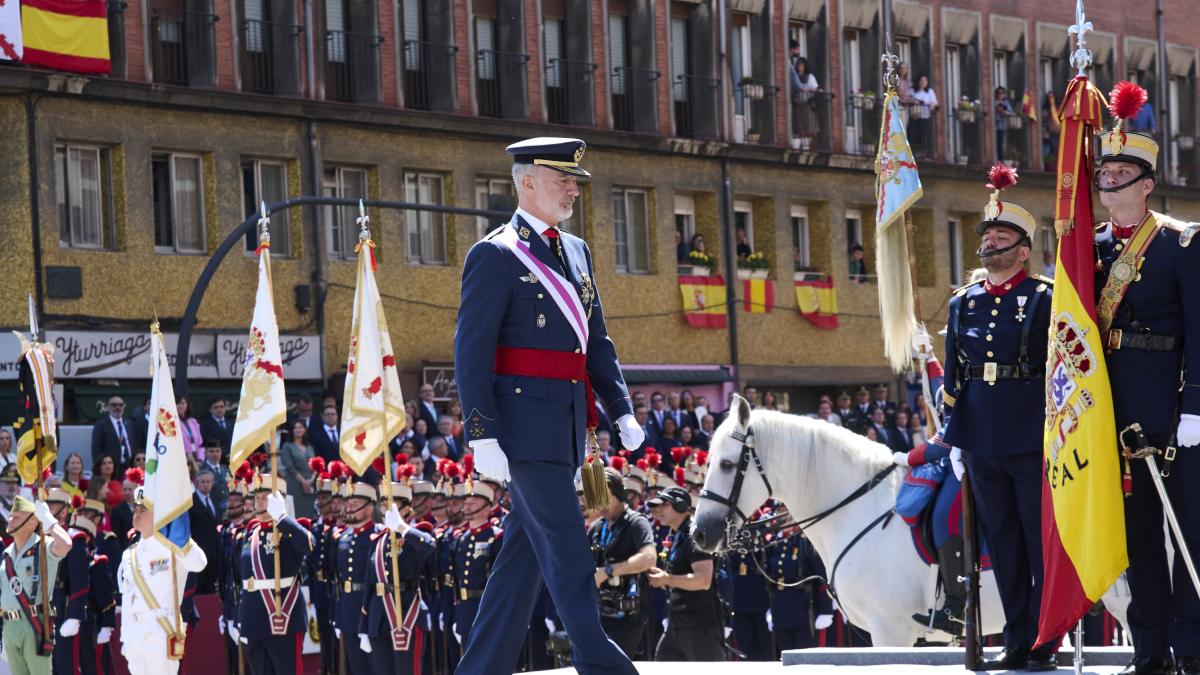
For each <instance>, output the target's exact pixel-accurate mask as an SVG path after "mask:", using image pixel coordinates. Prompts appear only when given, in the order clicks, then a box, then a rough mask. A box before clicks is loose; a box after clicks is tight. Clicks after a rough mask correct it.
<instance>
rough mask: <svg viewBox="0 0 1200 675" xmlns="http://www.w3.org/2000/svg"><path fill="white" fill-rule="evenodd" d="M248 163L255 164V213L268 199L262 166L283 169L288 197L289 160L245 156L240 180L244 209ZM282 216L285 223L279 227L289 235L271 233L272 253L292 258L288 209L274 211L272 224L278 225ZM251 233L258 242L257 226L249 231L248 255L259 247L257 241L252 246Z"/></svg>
mask: <svg viewBox="0 0 1200 675" xmlns="http://www.w3.org/2000/svg"><path fill="white" fill-rule="evenodd" d="M246 164H251V165H253V168H254V197H255V199H254V212H255V213H258V211H259V208H260V205H261V204H262V203H264V202H265V201H266V200H265V199H263V189H262V168H263V167H264V166H277V167H279V168H280V169H282V170H283V199H287V198H288V163H287V160H282V159H257V158H250V159H245V158H243V159H242V161H241V166H240V171H241V173H242V180H241V181H240V182H241V184H242V188H241V189H242V208H243V210H244V209H245V207H246V181H245V171H246ZM246 217H247V218H249V217H250V214H249V213H247V214H246ZM281 218H282V219H283V223H282V225H280V226H279V227H281V228H282V230H283V232H282V234H284V235H287V236H279V235H280V233H279V232H272V233H271V254H272V255H273V256H276V257H280V258H290V257H292V240H291V218H290V217H289V213H288V210H286V209H285V210H283V211H277V212H275V213H272V214H271V225H276V223H277V221H278V220H279V219H281ZM250 234H253V241H254V242H257V241H258V236H259V235H258V232H257V228H255V230H252V231H251V232H248V233H247V241H246V255H248V256H249V255H254V251H255V250H256V248H257V243H255V246H254V247H251V246H250V241H251V240H250V237H249V235H250ZM277 240H282V242H283V243H282V245H280V242H279V241H277Z"/></svg>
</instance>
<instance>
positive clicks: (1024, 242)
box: [975, 237, 1031, 258]
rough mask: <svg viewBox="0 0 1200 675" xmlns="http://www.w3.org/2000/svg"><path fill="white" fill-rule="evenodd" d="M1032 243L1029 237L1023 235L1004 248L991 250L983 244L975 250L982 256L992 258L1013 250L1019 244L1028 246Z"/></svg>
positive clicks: (976, 253)
mask: <svg viewBox="0 0 1200 675" xmlns="http://www.w3.org/2000/svg"><path fill="white" fill-rule="evenodd" d="M1030 243H1031V242H1030V241H1029V237H1021V238H1020V239H1018V240H1017V242H1016V243H1015V244H1013V245H1011V246H1005V247H1004V248H994V249H991V250H985V249H984V247H983V246H980V247H979V249H978V250H976V251H975V255H977V256H979V257H980V258H992V257H994V256H998V255H1001V254H1004V253H1008V252H1009V251H1011V250H1013V249H1014V248H1017V247H1018V246H1028V245H1029V244H1030Z"/></svg>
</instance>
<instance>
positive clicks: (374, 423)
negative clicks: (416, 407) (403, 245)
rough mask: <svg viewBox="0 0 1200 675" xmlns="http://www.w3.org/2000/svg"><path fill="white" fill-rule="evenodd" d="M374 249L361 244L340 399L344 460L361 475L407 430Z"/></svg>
mask: <svg viewBox="0 0 1200 675" xmlns="http://www.w3.org/2000/svg"><path fill="white" fill-rule="evenodd" d="M374 247H375V244H374V242H372V241H371V240H370V239H369V238H368V239H366V240H365V241H363V242H361V243H360V244H359V256H358V283H357V286H356V288H355V290H354V320H353V322H352V324H351V327H350V356H349V361H348V363H347V364H346V390H345V392H344V394H343V398H342V435H341V455H342V460H343V461H345V462H346V464H348V465H349V466H350V468H352V469H354V471H355V472H357V473H358V474H360V475H361V474H362V473H364V472H365V471H366V470H367V468H368V467H370V466H371V462H372V460H374V459H375V458H376V457H377V456H379V454H380V453H381V452H382V451H383V449H384V448H385V447H386V446H387V444H388V442H390V441H391V440H392V439H393V438H395V437H396V435H397V434H399V433H400V430H401V429H403V428H404V396H403V395H402V394H401V393H400V376H399V373H397V371H396V356H395V354H394V353H393V352H392V338H391V336H390V335H389V334H388V327H387V319H386V318H385V317H384V315H383V302H382V301H381V300H380V298H379V287H378V286H376V285H375V255H374Z"/></svg>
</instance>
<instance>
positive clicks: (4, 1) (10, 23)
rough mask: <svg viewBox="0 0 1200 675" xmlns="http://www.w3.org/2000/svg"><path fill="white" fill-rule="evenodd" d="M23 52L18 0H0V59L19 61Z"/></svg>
mask: <svg viewBox="0 0 1200 675" xmlns="http://www.w3.org/2000/svg"><path fill="white" fill-rule="evenodd" d="M24 52H25V45H24V43H23V41H22V40H21V2H20V0H0V59H5V60H8V61H20V60H21V55H22V54H24Z"/></svg>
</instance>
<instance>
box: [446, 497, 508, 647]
mask: <svg viewBox="0 0 1200 675" xmlns="http://www.w3.org/2000/svg"><path fill="white" fill-rule="evenodd" d="M461 487H462V488H463V489H464V490H465V493H466V498H465V500H464V503H463V518H464V519H465V520H466V523H465V524H466V528H465V529H464V530H463V532H462V534H460V535H459V536H458V539H457V540H456V541H455V542H454V551H453V564H452V567H451V573H452V574H453V575H454V589H455V590H454V596H455V600H456V602H457V606H456V607H455V608H454V633H455V635H456V636H457V637H458V641H459V643H461V644H464V645H465V644H468V641H469V639H470V636H471V627H472V626H473V625H474V623H475V616H476V614H477V613H478V612H479V603H480V599H481V598H482V597H483V589H484V585H485V584H487V581H488V577H489V576H490V574H491V571H492V566H493V565H494V564H495V563H496V558H497V557H498V556H499V554H500V550H501V542H502V537H503V536H504V531H503V530H501V529H500V528H499V527H496V526H495V525H493V524H492V519H491V512H492V504H493V501H494V499H495V493H494V492H492V486H490V485H488V484H487V483H483V482H473V481H468V482H467V483H464V484H462V486H461ZM522 642H524V638H523V636H522ZM513 664H514V665H515V664H516V658H515V657H514V659H513Z"/></svg>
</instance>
